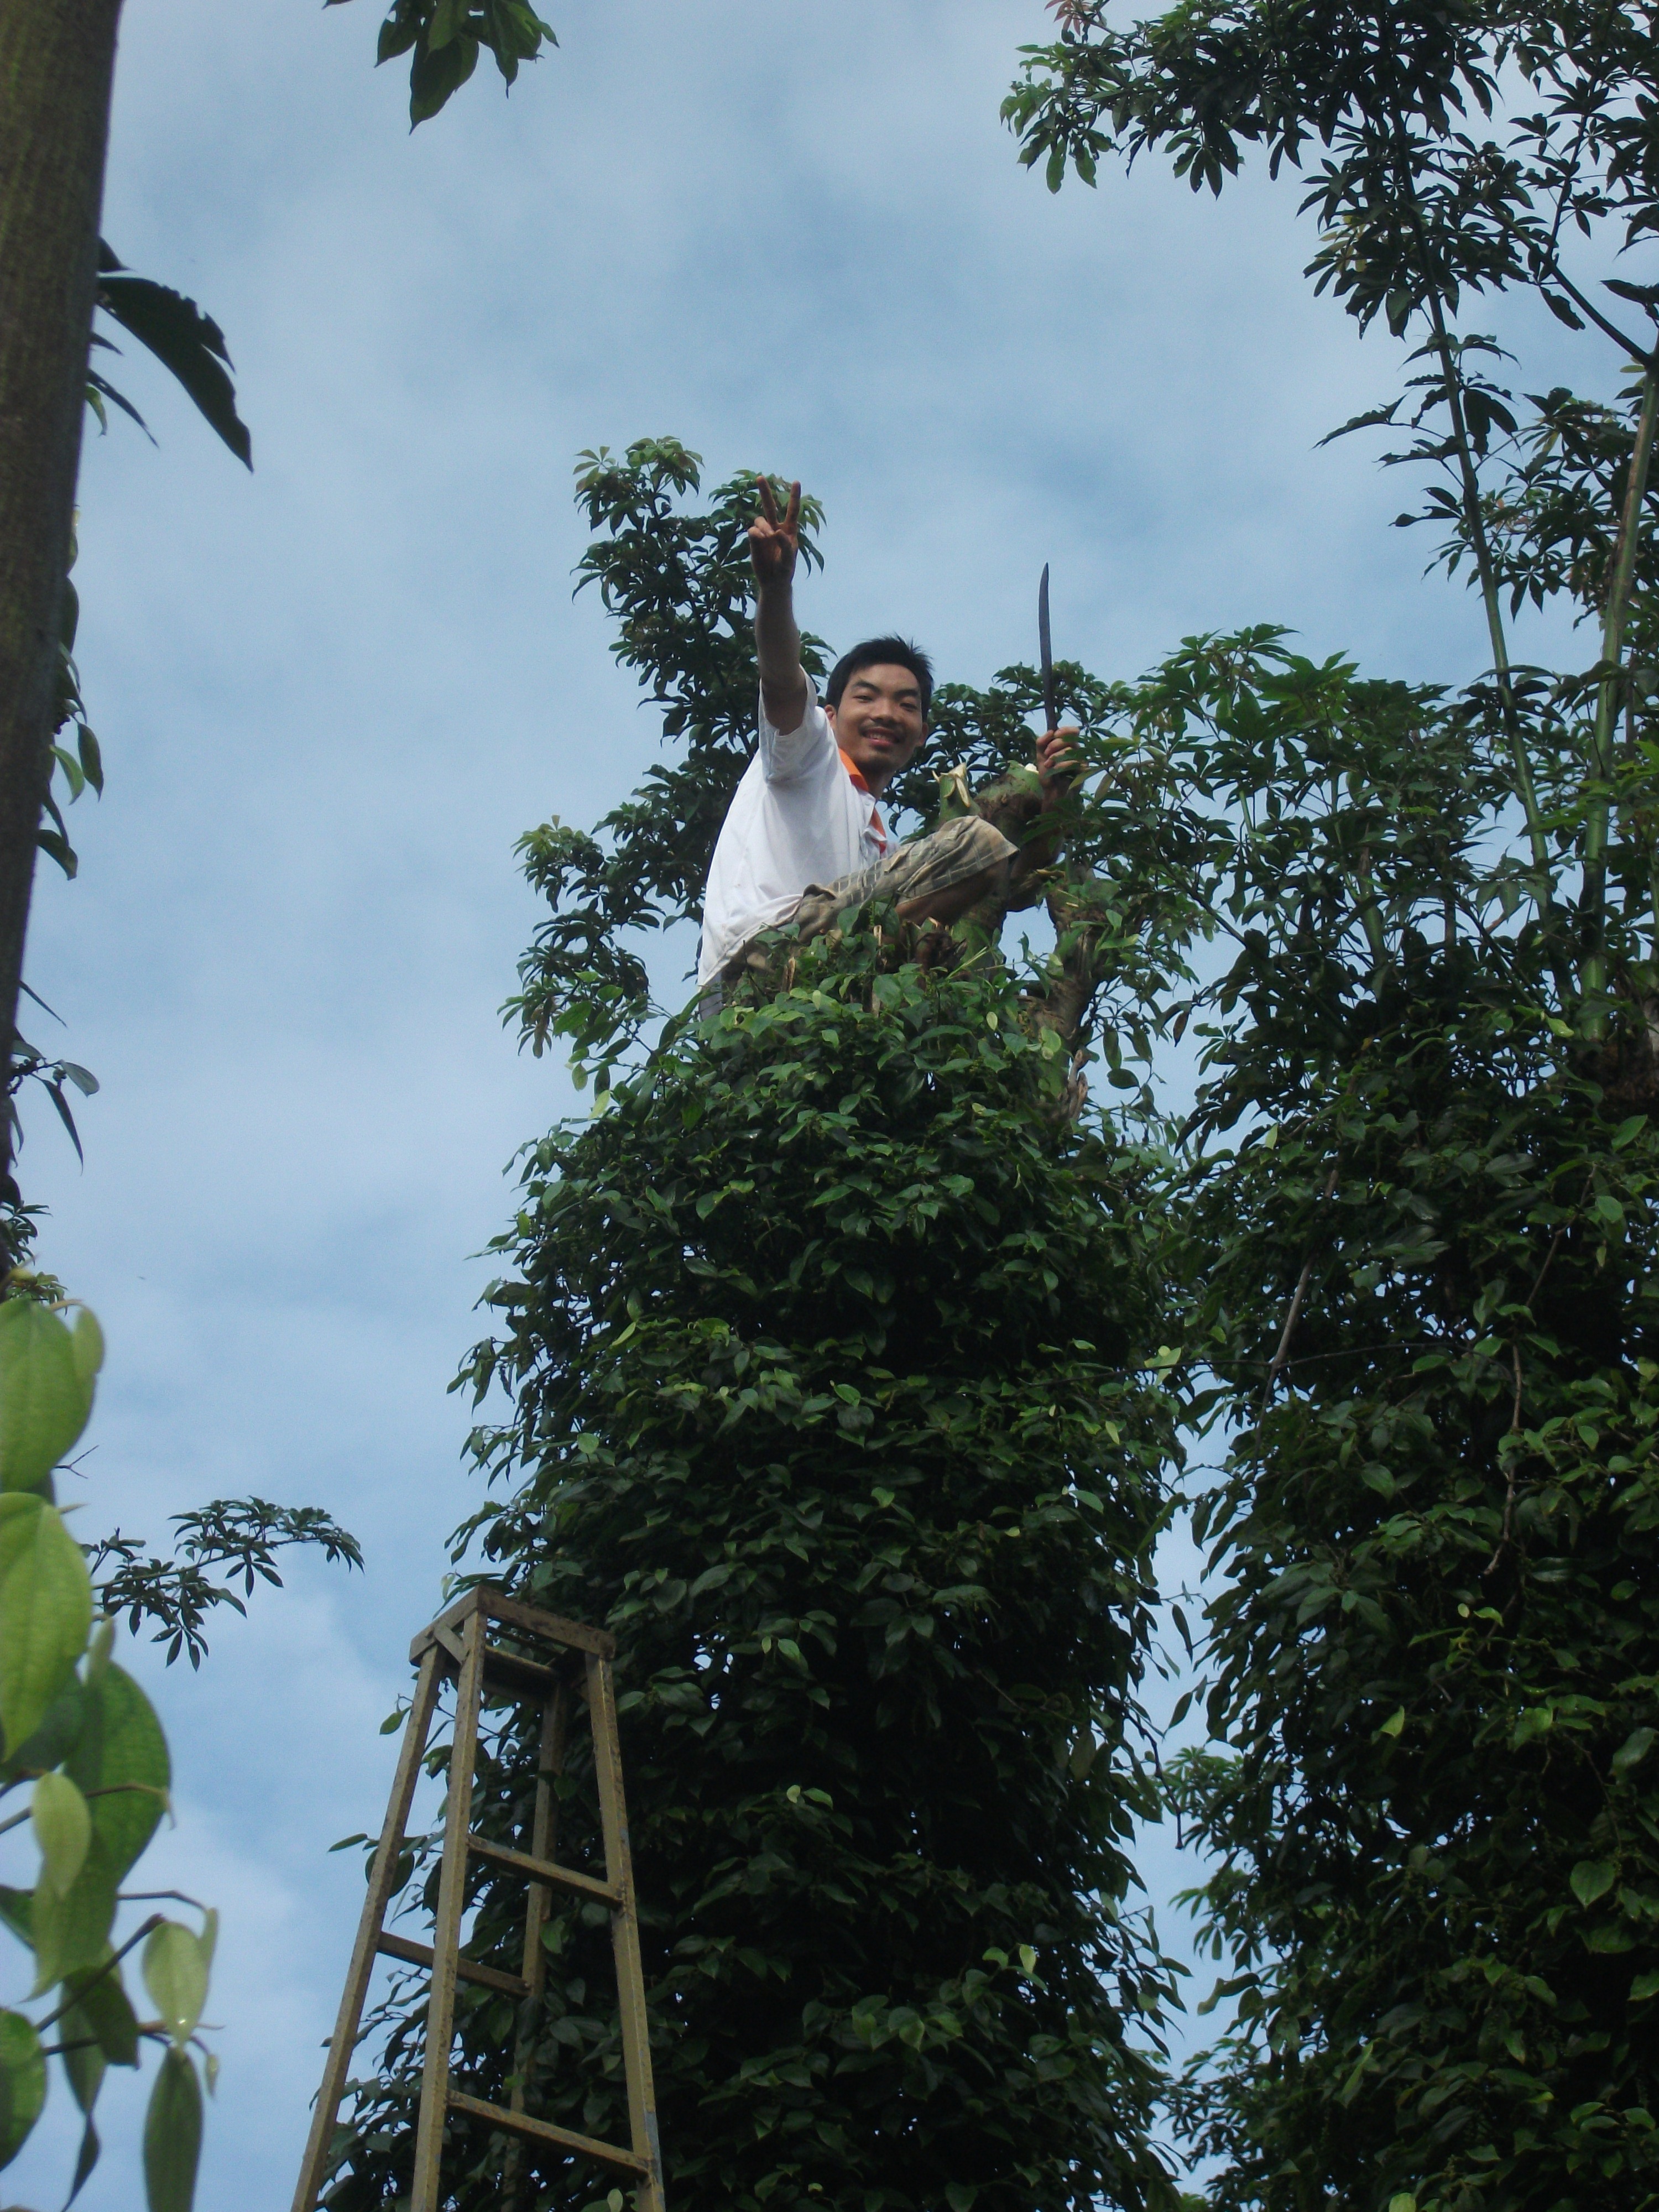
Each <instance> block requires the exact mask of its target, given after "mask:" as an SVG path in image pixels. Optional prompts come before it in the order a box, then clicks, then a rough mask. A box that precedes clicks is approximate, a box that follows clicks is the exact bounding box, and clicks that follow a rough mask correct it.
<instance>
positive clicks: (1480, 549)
mask: <svg viewBox="0 0 1659 2212" xmlns="http://www.w3.org/2000/svg"><path fill="white" fill-rule="evenodd" d="M1418 231H1419V239H1420V238H1421V236H1422V225H1421V222H1420V221H1419V224H1418ZM1428 304H1429V318H1430V321H1431V325H1432V326H1433V330H1434V343H1435V350H1436V352H1437V354H1438V355H1439V356H1440V373H1441V374H1442V375H1443V377H1444V379H1445V384H1446V405H1447V407H1448V409H1449V412H1450V415H1451V421H1452V437H1453V440H1454V441H1455V445H1456V447H1457V470H1458V476H1459V478H1460V480H1461V484H1462V495H1463V526H1464V528H1465V530H1466V531H1467V532H1468V538H1469V544H1470V547H1471V549H1472V550H1473V551H1474V562H1475V568H1476V570H1477V572H1478V573H1479V574H1480V598H1481V603H1482V605H1484V606H1485V608H1486V631H1487V635H1488V636H1489V637H1490V639H1491V641H1492V669H1493V672H1494V673H1495V675H1496V676H1497V678H1498V703H1499V705H1500V706H1501V708H1502V709H1503V714H1504V735H1505V736H1506V737H1507V738H1508V739H1509V744H1510V764H1511V767H1512V769H1513V772H1514V776H1515V795H1516V798H1517V799H1519V800H1520V802H1521V811H1522V813H1523V814H1524V815H1525V817H1526V821H1527V842H1528V845H1529V846H1530V847H1531V848H1532V865H1533V872H1534V875H1535V877H1536V878H1537V887H1536V896H1537V899H1538V907H1539V911H1540V913H1541V914H1547V913H1548V912H1549V910H1550V904H1551V900H1552V896H1553V883H1552V878H1551V874H1550V848H1549V840H1548V838H1547V836H1545V834H1544V821H1543V817H1542V815H1541V813H1540V811H1539V807H1538V791H1537V787H1536V786H1535V785H1534V781H1533V776H1532V763H1531V761H1530V759H1529V758H1528V754H1527V747H1526V742H1525V740H1524V738H1522V734H1521V717H1520V714H1519V713H1518V712H1517V710H1516V703H1515V684H1514V680H1513V678H1511V676H1510V652H1509V642H1508V640H1507V639H1506V637H1505V636H1504V609H1503V604H1502V601H1501V600H1500V599H1499V596H1498V576H1497V573H1496V564H1495V563H1494V562H1493V560H1492V541H1491V540H1490V538H1488V537H1487V535H1486V515H1485V513H1484V512H1483V511H1482V508H1481V505H1480V472H1479V471H1478V470H1477V468H1476V466H1475V461H1474V443H1473V441H1472V440H1471V439H1470V436H1469V426H1468V416H1466V415H1465V413H1464V410H1463V378H1462V368H1460V366H1459V364H1458V361H1457V349H1456V348H1455V346H1454V345H1453V343H1452V340H1451V334H1450V332H1449V331H1448V330H1447V328H1446V318H1445V313H1444V311H1443V307H1442V306H1441V301H1440V293H1439V289H1438V288H1437V287H1432V288H1431V290H1430V292H1429V301H1428Z"/></svg>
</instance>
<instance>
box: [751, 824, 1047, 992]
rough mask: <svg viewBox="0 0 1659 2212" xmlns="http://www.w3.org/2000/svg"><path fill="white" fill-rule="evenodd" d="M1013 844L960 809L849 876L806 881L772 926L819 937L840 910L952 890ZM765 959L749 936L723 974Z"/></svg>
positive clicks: (1003, 856)
mask: <svg viewBox="0 0 1659 2212" xmlns="http://www.w3.org/2000/svg"><path fill="white" fill-rule="evenodd" d="M1017 851H1018V847H1017V846H1015V845H1013V844H1012V843H1011V842H1009V840H1008V839H1007V838H1006V837H1005V836H1003V834H1002V832H1001V830H1000V829H995V828H994V827H993V825H992V824H991V823H988V822H983V821H981V819H980V817H979V816H978V815H977V814H959V815H957V817H955V818H954V820H952V821H950V822H947V823H945V825H944V827H943V828H942V829H935V830H934V832H933V836H931V837H915V838H912V839H911V840H910V841H909V842H908V843H907V844H903V845H898V846H896V847H895V848H894V849H893V850H892V851H891V852H890V854H888V855H887V857H886V859H885V860H877V861H875V862H873V863H872V866H869V867H867V868H856V869H854V872H853V873H852V874H851V875H850V876H837V877H836V880H835V882H834V883H832V884H808V885H807V886H806V889H805V890H804V891H803V892H802V893H801V895H800V897H799V900H798V901H797V902H796V904H795V907H794V909H793V912H791V913H789V914H787V915H784V916H783V917H782V918H781V921H776V922H775V923H774V924H773V925H772V926H773V927H774V928H775V929H792V928H793V929H794V930H795V931H796V932H797V933H799V936H800V937H801V939H806V938H809V937H823V936H824V935H826V934H827V933H828V932H829V931H830V930H831V929H833V928H834V927H835V926H836V921H837V919H838V918H839V917H840V916H841V915H843V914H847V913H848V912H850V911H851V910H852V909H853V908H854V907H860V906H866V905H867V904H868V903H869V902H870V901H871V900H872V899H891V900H893V901H894V902H895V903H897V902H900V901H905V900H909V899H915V898H931V897H933V896H937V895H938V894H939V892H940V891H948V890H955V889H956V887H957V884H965V883H966V882H968V880H969V878H970V877H973V876H977V875H980V874H981V873H982V872H984V871H985V870H986V869H987V868H994V867H995V866H997V865H998V864H999V863H1000V862H1001V861H1004V860H1012V857H1013V855H1014V854H1015V853H1016V852H1017ZM766 964H767V962H766V956H765V953H764V952H763V951H762V949H761V947H760V945H759V944H758V940H757V939H750V942H749V943H748V944H747V945H744V948H743V950H742V951H740V952H738V953H736V954H734V955H733V956H732V958H731V959H730V960H728V961H727V963H726V967H725V969H723V970H722V973H723V974H724V975H726V977H727V978H728V979H729V980H732V981H735V980H736V978H737V977H738V976H739V975H742V974H743V973H744V970H745V969H757V968H763V967H764V966H765V965H766Z"/></svg>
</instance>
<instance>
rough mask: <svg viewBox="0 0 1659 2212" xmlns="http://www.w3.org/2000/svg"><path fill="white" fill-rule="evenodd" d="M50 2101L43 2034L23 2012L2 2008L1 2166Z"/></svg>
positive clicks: (8, 2162) (26, 2137)
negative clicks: (27, 2019) (34, 2028)
mask: <svg viewBox="0 0 1659 2212" xmlns="http://www.w3.org/2000/svg"><path fill="white" fill-rule="evenodd" d="M45 2103H46V2060H45V2059H44V2058H43V2057H41V2055H40V2037H39V2036H38V2035H37V2034H36V2033H35V2032H34V2030H33V2027H31V2026H30V2025H29V2023H28V2021H26V2020H25V2019H24V2017H23V2015H22V2014H21V2012H0V2166H9V2165H10V2164H11V2162H12V2160H13V2159H15V2157H16V2155H17V2154H18V2152H19V2151H20V2150H21V2148H23V2145H24V2144H25V2142H27V2140H28V2135H29V2130H30V2129H31V2128H32V2127H33V2125H34V2124H35V2122H36V2121H37V2120H38V2119H39V2118H40V2107H41V2106H43V2105H44V2104H45Z"/></svg>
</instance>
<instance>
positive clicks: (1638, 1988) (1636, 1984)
mask: <svg viewBox="0 0 1659 2212" xmlns="http://www.w3.org/2000/svg"><path fill="white" fill-rule="evenodd" d="M1630 1994H1631V2002H1632V2003H1633V2004H1642V2003H1644V2002H1646V2000H1647V1999H1648V1998H1649V1997H1656V1996H1659V1972H1655V1973H1651V1974H1638V1976H1637V1977H1636V1979H1635V1980H1634V1981H1633V1982H1632V1984H1631V1985H1630Z"/></svg>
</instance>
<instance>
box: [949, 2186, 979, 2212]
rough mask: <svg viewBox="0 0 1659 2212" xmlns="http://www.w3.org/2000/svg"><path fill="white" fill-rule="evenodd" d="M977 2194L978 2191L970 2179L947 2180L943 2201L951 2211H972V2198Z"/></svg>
mask: <svg viewBox="0 0 1659 2212" xmlns="http://www.w3.org/2000/svg"><path fill="white" fill-rule="evenodd" d="M978 2195H979V2191H978V2190H977V2188H975V2185H974V2184H973V2183H972V2182H970V2181H947V2182H946V2183H945V2203H947V2204H948V2205H949V2206H950V2208H951V2212H974V2200H975V2197H977V2196H978Z"/></svg>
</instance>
